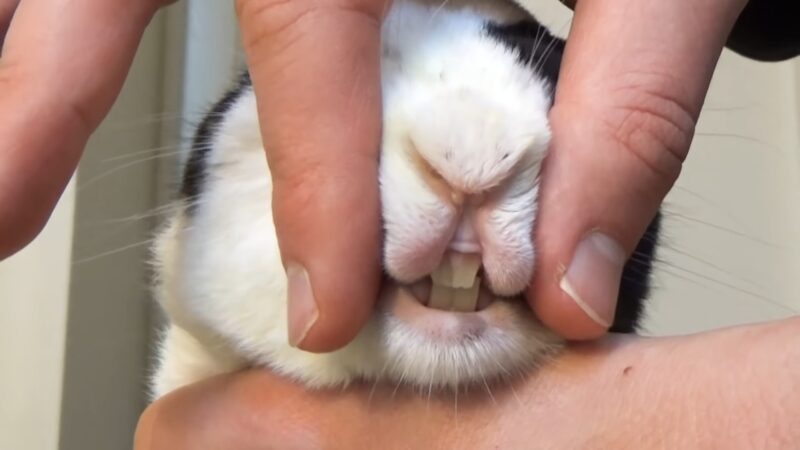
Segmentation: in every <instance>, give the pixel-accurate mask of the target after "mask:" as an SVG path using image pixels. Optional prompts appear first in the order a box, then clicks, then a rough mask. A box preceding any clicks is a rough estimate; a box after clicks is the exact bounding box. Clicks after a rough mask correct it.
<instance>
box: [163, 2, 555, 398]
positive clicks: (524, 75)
mask: <svg viewBox="0 0 800 450" xmlns="http://www.w3.org/2000/svg"><path fill="white" fill-rule="evenodd" d="M434 9H435V8H434ZM432 11H433V9H429V8H427V7H422V6H419V5H417V4H414V3H410V2H408V1H407V0H406V1H401V0H398V1H396V2H395V3H394V6H393V8H392V10H391V11H390V13H389V16H388V17H387V19H386V23H385V26H384V36H383V37H384V44H383V45H384V57H383V74H382V76H383V95H384V138H383V147H382V156H381V158H382V159H381V165H380V183H381V194H382V204H383V218H384V222H385V228H386V242H385V265H386V269H387V272H388V273H389V274H390V275H392V276H393V277H394V278H395V279H397V280H400V281H403V282H411V281H414V280H416V279H419V278H420V277H423V276H426V275H427V274H428V273H430V271H431V270H432V269H433V268H434V267H435V266H436V265H437V264H438V262H439V260H440V258H441V256H442V253H443V252H444V251H445V249H446V247H447V246H448V244H449V242H450V241H451V239H452V237H453V233H454V232H455V230H456V228H458V227H459V225H461V222H462V221H463V220H470V221H472V222H474V224H475V227H476V230H477V232H478V234H479V236H480V244H481V250H482V255H483V264H484V271H485V274H486V277H487V278H488V282H489V285H490V286H491V288H492V289H493V290H494V291H495V292H496V293H499V294H502V295H512V294H518V293H520V292H521V291H522V290H523V289H524V288H525V287H526V285H527V283H528V280H529V279H530V276H531V273H532V270H533V263H534V261H533V258H534V249H533V244H532V239H531V236H532V233H533V218H534V216H535V212H536V194H537V175H538V171H539V165H540V162H541V160H542V158H543V156H544V152H545V149H546V147H547V144H548V141H549V131H548V125H547V115H546V114H547V109H548V107H549V98H548V94H547V89H548V87H547V86H546V85H545V84H544V83H543V82H542V81H541V80H539V79H537V78H536V77H535V76H534V74H533V73H532V72H531V70H530V69H529V68H526V67H524V66H522V65H521V64H519V63H518V61H517V59H516V55H515V54H513V52H511V51H509V50H508V49H507V48H505V47H504V46H502V45H500V44H498V43H496V42H495V41H494V40H492V39H489V38H488V37H487V36H486V35H485V33H484V32H483V26H484V22H485V18H484V17H482V16H480V15H478V14H477V13H472V12H469V11H467V10H458V11H449V10H441V11H438V12H437V13H435V14H434V13H433V12H432ZM419 160H422V161H424V162H425V163H426V164H427V165H429V166H430V167H431V168H432V170H434V171H435V172H437V173H438V175H437V176H439V177H441V178H442V179H443V180H444V182H445V183H444V184H445V185H446V186H447V189H446V190H447V191H448V192H451V193H458V194H461V195H464V196H465V198H466V199H467V201H466V203H464V204H460V203H458V202H454V201H451V200H450V197H449V196H448V195H443V193H442V191H441V190H440V191H437V190H436V189H434V188H433V187H432V186H431V185H430V183H429V181H428V180H427V179H426V177H424V176H422V175H421V173H420V168H419V165H418V161H419ZM266 173H268V168H267V165H266V161H265V158H264V149H263V146H262V142H261V137H260V134H259V125H258V117H257V114H256V104H255V98H254V96H253V93H252V91H251V90H249V89H248V90H247V91H246V92H244V93H243V94H242V95H241V96H240V97H239V98H238V100H237V101H236V103H235V105H234V106H233V107H232V109H231V110H230V111H229V112H228V113H227V114H226V116H225V118H224V120H223V121H222V123H221V125H220V128H219V130H218V133H217V135H216V137H215V141H214V145H213V146H212V150H211V152H210V155H209V175H208V177H207V180H206V183H205V185H204V187H203V190H204V191H203V193H202V194H201V196H200V200H199V203H198V205H197V208H196V210H195V211H194V213H193V214H192V215H187V214H186V213H185V210H184V209H185V206H186V205H179V206H178V207H177V208H176V212H175V214H174V217H173V218H172V220H171V221H170V223H169V224H168V226H167V227H166V228H165V229H164V231H162V233H161V234H160V236H159V239H158V243H157V245H156V248H155V265H156V269H157V272H158V275H159V277H158V283H157V289H156V291H157V295H158V297H159V301H160V303H161V304H162V305H164V308H165V310H166V311H167V313H168V315H169V316H170V319H171V321H172V325H171V327H170V330H169V331H168V332H167V333H166V334H165V340H164V342H163V344H162V345H161V347H160V366H159V370H158V373H157V374H156V376H155V379H154V383H153V384H154V386H153V390H154V394H155V395H156V396H160V395H162V394H164V393H166V392H168V391H170V390H173V389H175V388H177V387H180V386H182V385H184V384H187V383H191V382H194V381H197V380H199V379H202V378H205V377H207V376H210V375H213V374H216V373H222V372H228V371H231V370H235V369H237V368H239V367H244V366H249V365H260V366H265V367H270V368H272V369H273V370H276V371H277V372H280V373H282V374H285V375H287V376H291V377H293V378H295V379H297V380H299V381H301V382H304V383H306V384H307V385H309V386H311V387H326V386H335V385H345V384H347V383H348V382H350V381H352V380H354V379H358V378H361V379H378V378H380V379H387V380H394V381H404V382H408V383H411V384H416V385H421V386H429V385H431V386H451V387H452V386H457V385H460V384H467V383H473V382H479V381H482V380H491V379H495V378H498V377H503V376H506V375H509V374H511V373H514V372H518V371H520V370H525V369H527V368H529V367H531V366H532V365H534V364H536V363H537V362H539V361H540V360H541V358H542V356H543V355H544V354H546V353H548V352H550V351H552V350H553V349H554V348H556V347H557V346H558V340H557V339H556V338H555V337H553V335H551V334H550V333H548V332H547V331H546V330H544V329H543V327H542V326H541V325H539V324H538V322H536V320H535V319H534V318H533V316H532V314H531V313H530V311H529V310H528V308H527V307H525V306H523V305H522V304H521V303H520V302H517V303H514V302H500V304H499V305H498V308H501V309H500V310H499V311H500V312H501V314H503V315H504V316H505V317H506V318H507V320H505V322H504V326H503V327H494V328H490V329H489V330H487V331H486V332H485V333H482V334H481V335H480V336H477V337H475V336H473V338H472V339H463V340H455V341H453V340H441V339H438V340H437V339H436V338H435V337H431V336H427V335H424V334H420V333H419V332H417V331H416V330H415V329H413V328H411V327H409V326H408V325H406V324H405V323H403V322H402V321H400V320H399V319H398V318H396V317H394V316H392V315H391V314H390V313H388V312H387V311H386V310H385V309H383V308H381V306H380V305H379V306H378V309H377V311H376V313H375V314H374V316H373V318H372V319H371V320H370V321H369V323H368V324H367V326H366V327H365V328H364V329H363V330H362V331H361V333H360V334H359V335H358V336H357V337H356V339H355V340H354V341H353V342H352V343H350V344H349V345H347V346H346V347H344V348H343V349H341V350H339V351H336V352H333V353H329V354H311V353H306V352H303V351H301V350H298V349H295V348H292V347H291V346H289V344H288V340H287V324H286V323H287V320H286V313H287V308H286V278H285V274H284V271H283V267H282V264H281V259H280V255H279V251H278V245H277V240H276V237H275V231H274V224H273V220H272V215H271V207H270V205H271V196H272V190H271V184H270V179H269V177H267V176H265V174H266ZM466 205H469V207H467V206H466Z"/></svg>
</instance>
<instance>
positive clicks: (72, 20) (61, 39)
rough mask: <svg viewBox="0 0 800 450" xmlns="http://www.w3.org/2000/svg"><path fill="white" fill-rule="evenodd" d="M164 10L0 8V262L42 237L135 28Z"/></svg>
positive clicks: (128, 54)
mask: <svg viewBox="0 0 800 450" xmlns="http://www.w3.org/2000/svg"><path fill="white" fill-rule="evenodd" d="M171 2H172V1H171V0H137V1H130V0H83V1H69V0H50V1H34V0H0V42H3V41H2V39H3V37H4V38H5V39H4V42H3V51H2V58H0V92H2V94H3V95H2V96H1V97H0V136H2V137H3V141H2V147H0V260H2V259H4V258H5V257H8V256H10V255H11V254H13V253H14V252H16V251H17V250H19V249H21V248H22V247H23V246H25V245H26V244H27V243H28V242H30V241H31V240H32V239H33V238H34V237H35V236H36V235H37V234H38V233H39V231H41V229H42V228H43V227H44V224H45V223H46V222H47V219H48V218H49V217H50V213H51V212H52V211H53V208H54V207H55V204H56V202H57V201H58V198H59V197H60V196H61V193H62V192H63V190H64V188H65V187H66V185H67V182H68V181H69V179H70V177H71V176H72V173H73V172H74V171H75V167H76V166H77V164H78V160H79V159H80V155H81V153H82V152H83V148H84V147H85V145H86V142H87V140H88V138H89V135H90V134H91V133H92V132H93V131H94V130H95V128H96V127H97V126H98V125H99V123H100V121H101V120H102V119H103V117H104V116H105V115H106V114H107V113H108V110H109V109H110V108H111V105H112V103H113V102H114V100H115V99H116V97H117V95H118V94H119V91H120V89H121V88H122V83H123V81H124V80H125V76H126V74H127V72H128V69H129V67H130V65H131V62H132V60H133V56H134V53H135V52H136V46H137V45H138V43H139V40H140V39H141V36H142V33H143V32H144V29H145V27H146V26H147V24H148V23H149V22H150V19H151V18H152V17H153V14H154V13H155V12H156V11H157V10H158V8H160V7H162V6H164V5H166V4H168V3H171ZM12 17H13V20H12Z"/></svg>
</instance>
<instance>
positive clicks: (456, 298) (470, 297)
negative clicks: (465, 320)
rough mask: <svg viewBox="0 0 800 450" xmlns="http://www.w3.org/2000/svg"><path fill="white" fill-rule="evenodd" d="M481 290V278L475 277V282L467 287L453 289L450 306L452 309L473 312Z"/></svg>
mask: <svg viewBox="0 0 800 450" xmlns="http://www.w3.org/2000/svg"><path fill="white" fill-rule="evenodd" d="M480 290H481V279H480V278H476V279H475V283H474V284H473V285H472V286H471V287H470V288H468V289H458V288H455V289H453V294H452V296H453V302H452V305H451V306H450V308H451V309H452V310H453V311H459V312H473V311H475V310H476V309H477V307H478V295H479V294H480Z"/></svg>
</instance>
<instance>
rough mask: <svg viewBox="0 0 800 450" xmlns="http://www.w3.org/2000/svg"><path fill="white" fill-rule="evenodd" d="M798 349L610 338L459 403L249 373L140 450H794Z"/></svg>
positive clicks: (771, 336)
mask: <svg viewBox="0 0 800 450" xmlns="http://www.w3.org/2000/svg"><path fill="white" fill-rule="evenodd" d="M798 336H800V319H797V318H794V319H789V320H784V321H781V322H774V323H769V324H762V325H756V326H748V327H739V328H731V329H726V330H721V331H715V332H711V333H704V334H698V335H694V336H685V337H676V338H651V339H647V338H640V337H635V336H620V335H611V336H609V337H608V338H607V339H606V340H601V341H596V342H593V343H588V344H575V345H574V346H573V347H571V348H570V349H568V351H567V352H566V353H565V354H564V355H562V356H560V357H558V358H557V359H555V360H554V361H552V363H551V364H548V365H546V366H544V367H542V368H541V369H540V371H539V372H537V373H536V374H535V375H534V376H531V377H529V378H527V379H524V380H521V381H520V382H519V383H516V384H514V386H513V387H508V386H499V387H494V388H493V392H492V394H491V396H490V395H489V394H488V393H487V392H486V391H485V390H482V389H477V390H473V391H471V392H470V393H465V392H461V393H460V394H459V396H458V399H457V403H456V402H455V401H456V399H455V398H454V397H452V396H438V395H433V397H432V398H431V399H430V400H429V399H428V397H427V396H425V395H419V393H418V392H408V391H406V390H404V389H400V390H398V391H395V390H394V386H382V387H378V388H377V389H375V390H374V391H373V388H372V386H357V387H355V388H353V389H349V390H347V391H344V392H338V391H337V392H307V391H305V390H304V389H303V388H302V387H300V386H297V385H294V384H292V383H289V382H287V381H285V380H282V379H279V378H277V377H275V376H273V375H270V374H269V373H267V372H265V371H260V370H252V371H248V372H243V373H238V374H233V375H227V376H224V377H220V378H214V379H210V380H206V381H204V382H201V383H199V384H197V385H193V386H189V387H187V388H184V389H180V390H178V391H175V392H174V393H172V394H169V395H167V396H166V397H164V398H162V399H160V400H159V401H157V402H156V403H154V404H153V405H151V406H150V408H148V410H147V411H146V412H145V414H144V415H143V416H142V419H141V421H140V423H139V427H138V430H137V435H136V445H135V448H136V449H137V450H159V449H169V450H181V449H192V450H202V449H212V448H225V449H228V448H236V449H261V448H302V449H309V448H331V449H335V448H342V449H354V448H384V449H392V448H529V447H530V446H531V442H536V447H537V448H614V449H627V448H631V449H640V448H742V447H743V446H744V447H745V448H787V449H788V448H797V445H798V443H800V428H798V427H797V426H796V425H797V424H796V418H797V417H798V414H800V341H799V340H798V339H799V338H798ZM676 380H679V381H678V382H676Z"/></svg>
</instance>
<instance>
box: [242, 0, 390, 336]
mask: <svg viewBox="0 0 800 450" xmlns="http://www.w3.org/2000/svg"><path fill="white" fill-rule="evenodd" d="M385 3H386V2H385V0H332V1H326V2H319V1H312V0H293V1H291V2H286V1H279V0H239V1H237V10H238V14H239V18H240V22H241V25H242V33H243V40H244V43H245V51H246V54H247V57H248V63H249V67H250V71H251V75H252V79H253V85H254V87H255V91H256V98H257V101H258V112H259V119H260V122H261V132H262V135H263V137H264V145H265V148H266V149H267V160H268V162H269V167H270V170H271V172H272V179H273V213H274V221H275V226H276V231H277V234H278V241H279V244H280V250H281V256H282V258H283V263H284V266H285V268H286V273H287V278H288V301H289V306H288V311H289V318H288V320H289V342H290V343H291V344H292V345H296V346H298V347H300V348H303V349H304V350H307V351H331V350H334V349H336V348H339V347H341V346H343V345H345V344H346V343H347V342H349V341H350V340H351V339H352V338H353V337H354V336H355V335H356V333H357V332H358V331H359V330H360V328H361V327H362V325H363V324H364V323H365V322H366V320H367V318H368V317H369V316H370V314H371V312H372V307H373V302H374V301H375V299H376V298H377V293H378V286H379V281H380V268H381V266H380V259H379V255H380V252H379V248H380V247H379V245H380V210H379V197H378V185H377V163H378V156H377V155H378V146H379V142H380V120H381V119H380V116H381V108H380V72H379V69H380V66H379V56H380V48H379V46H380V22H381V19H382V15H383V11H384V8H385V7H386V5H385ZM265 176H267V174H265ZM265 207H266V205H265Z"/></svg>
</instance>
